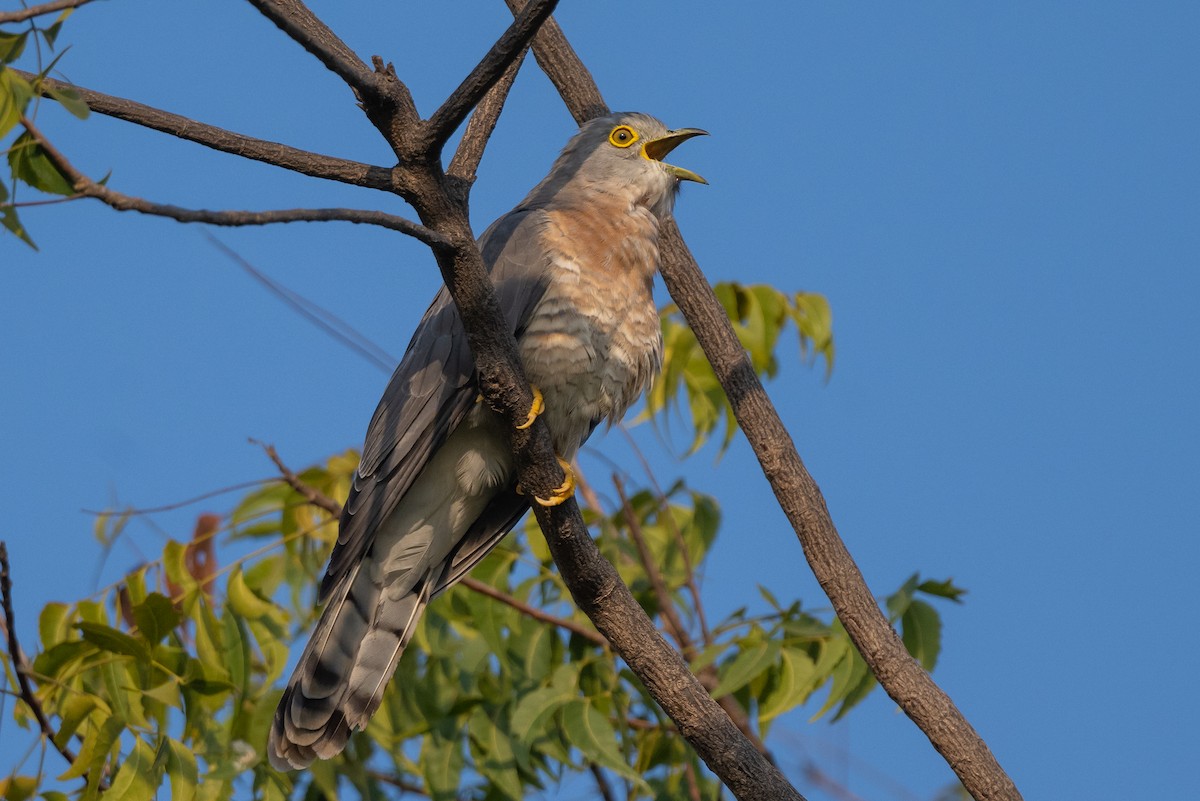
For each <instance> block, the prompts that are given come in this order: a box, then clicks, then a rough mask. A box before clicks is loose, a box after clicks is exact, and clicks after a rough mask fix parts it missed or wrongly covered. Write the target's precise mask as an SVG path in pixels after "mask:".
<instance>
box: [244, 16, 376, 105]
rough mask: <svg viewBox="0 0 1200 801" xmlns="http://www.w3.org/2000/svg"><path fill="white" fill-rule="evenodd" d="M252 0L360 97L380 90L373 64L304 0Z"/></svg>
mask: <svg viewBox="0 0 1200 801" xmlns="http://www.w3.org/2000/svg"><path fill="white" fill-rule="evenodd" d="M249 1H250V5H252V6H254V7H255V8H257V9H258V11H259V13H261V14H262V15H263V16H264V17H266V18H267V19H269V20H271V22H274V23H275V25H276V26H278V27H279V29H280V30H281V31H283V32H284V33H286V34H287V35H288V36H289V37H291V38H292V39H293V40H294V41H295V42H296V43H297V44H299V45H300V46H301V47H303V48H304V49H305V50H307V51H308V52H309V53H311V54H312V55H314V56H316V58H317V60H318V61H320V62H321V63H322V64H324V65H325V66H326V67H327V68H328V69H329V70H330V71H331V72H333V73H334V74H335V75H337V76H338V77H339V78H341V79H342V80H343V81H345V82H346V84H347V85H348V86H349V87H350V88H351V89H353V90H354V91H355V93H357V94H358V95H359V98H360V99H361V98H362V97H364V96H366V95H371V94H374V93H375V92H376V91H377V87H376V82H375V74H374V73H373V72H372V71H371V68H370V67H368V66H367V64H366V63H365V62H364V61H363V60H362V59H361V58H359V57H358V54H357V53H355V52H354V51H353V50H351V49H350V46H349V45H347V44H346V43H345V42H343V41H342V40H341V39H339V38H338V37H337V35H335V34H334V32H333V31H331V30H329V27H328V26H326V25H325V23H324V22H322V21H321V20H320V19H319V18H318V17H317V15H316V14H313V13H312V11H310V10H309V9H308V7H307V6H305V5H304V4H303V3H301V2H299V1H298V0H249Z"/></svg>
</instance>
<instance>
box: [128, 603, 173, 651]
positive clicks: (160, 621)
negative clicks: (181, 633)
mask: <svg viewBox="0 0 1200 801" xmlns="http://www.w3.org/2000/svg"><path fill="white" fill-rule="evenodd" d="M182 620H183V615H182V614H180V612H179V610H178V609H176V608H175V605H174V604H172V603H171V600H170V599H169V598H167V596H165V595H163V594H161V593H157V592H152V593H150V594H149V595H147V596H146V600H145V601H143V602H142V603H140V604H136V605H135V606H134V607H133V621H134V623H136V624H137V627H138V633H139V634H141V635H142V637H144V638H145V639H146V641H147V642H149V643H150V644H151V645H157V644H158V643H160V642H162V640H163V639H164V638H165V637H166V636H167V635H168V634H170V633H171V632H172V631H174V630H175V628H176V627H177V626H178V625H179V623H180V622H181V621H182Z"/></svg>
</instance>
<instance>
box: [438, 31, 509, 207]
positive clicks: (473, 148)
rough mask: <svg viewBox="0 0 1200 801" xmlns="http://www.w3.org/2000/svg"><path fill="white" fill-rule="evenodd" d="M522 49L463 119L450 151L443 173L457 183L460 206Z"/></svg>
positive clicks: (471, 182) (493, 125)
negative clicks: (457, 139)
mask: <svg viewBox="0 0 1200 801" xmlns="http://www.w3.org/2000/svg"><path fill="white" fill-rule="evenodd" d="M526 52H528V48H526V49H525V50H523V51H521V55H520V56H518V57H517V60H516V61H514V62H513V63H512V64H510V65H509V66H508V69H507V70H505V71H504V74H503V75H502V76H500V80H498V81H496V84H495V85H494V86H493V87H492V88H491V89H489V90H488V92H487V94H486V95H484V96H483V100H480V101H479V105H478V106H476V107H475V111H474V112H473V113H472V114H471V119H469V120H468V121H467V130H466V132H464V133H463V137H462V140H461V141H460V142H459V143H458V148H457V149H455V151H454V158H452V159H451V160H450V166H449V168H447V170H446V175H447V176H448V177H450V178H451V179H453V180H454V181H455V183H456V184H457V186H456V187H455V188H456V190H457V194H458V195H459V198H458V200H459V202H460V203H461V204H462V205H463V207H464V208H465V207H466V205H467V198H468V196H469V195H470V192H471V185H472V184H474V183H475V177H476V175H475V171H476V170H477V169H478V168H479V162H480V160H481V159H482V158H483V150H484V148H485V147H487V143H488V139H490V138H491V136H492V131H493V130H495V128H496V121H497V120H498V119H499V118H500V112H501V111H503V110H504V102H505V101H506V100H507V99H508V92H509V90H510V89H512V85H513V81H515V80H516V79H517V72H519V71H520V69H521V63H522V62H523V61H524V60H525V53H526Z"/></svg>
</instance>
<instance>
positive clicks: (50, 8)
mask: <svg viewBox="0 0 1200 801" xmlns="http://www.w3.org/2000/svg"><path fill="white" fill-rule="evenodd" d="M90 2H92V0H54V2H52V3H42V4H41V5H38V6H30V7H29V8H23V9H21V10H20V11H5V12H3V13H0V25H2V24H4V23H6V22H24V21H25V20H27V19H33V18H34V17H40V16H43V15H45V14H53V13H54V12H55V11H65V10H66V9H68V8H79V7H80V6H82V5H87V4H88V3H90Z"/></svg>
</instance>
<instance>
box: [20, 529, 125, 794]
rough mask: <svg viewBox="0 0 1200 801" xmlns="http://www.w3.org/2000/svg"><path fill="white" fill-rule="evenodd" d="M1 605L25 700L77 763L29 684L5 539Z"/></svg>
mask: <svg viewBox="0 0 1200 801" xmlns="http://www.w3.org/2000/svg"><path fill="white" fill-rule="evenodd" d="M0 604H2V605H3V608H4V627H5V629H7V633H8V656H9V658H10V659H11V660H12V666H13V673H15V674H16V676H17V687H18V689H19V690H20V693H21V700H22V701H24V702H25V704H26V705H27V706H28V707H29V709H30V711H31V712H33V717H34V719H35V720H37V723H38V728H40V729H41V730H42V734H43V735H45V737H46V739H48V740H49V741H50V743H51V744H52V745H53V746H54V748H55V750H57V751H58V753H60V754H62V757H63V759H65V760H67V763H68V764H72V765H73V764H75V758H76V755H75V752H74V751H72V750H71V749H70V748H68V747H67V746H66V744H63V745H59V744H58V742H57V740H56V738H57V736H58V732H57V731H55V730H54V727H53V726H51V725H50V720H49V719H48V718H47V717H46V711H45V710H44V709H42V704H41V702H40V701H39V700H38V698H37V696H36V695H35V694H34V692H33V685H31V684H30V683H29V675H30V673H31V671H30V669H29V663H28V661H27V660H26V659H25V652H24V651H23V650H21V643H20V641H19V640H18V639H17V616H16V613H15V612H14V611H13V602H12V579H11V568H10V567H9V563H8V546H7V545H6V544H5V543H4V541H3V540H0ZM99 787H100V789H101V790H107V789H108V780H107V779H106V778H104V777H103V776H101V777H100V780H99Z"/></svg>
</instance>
